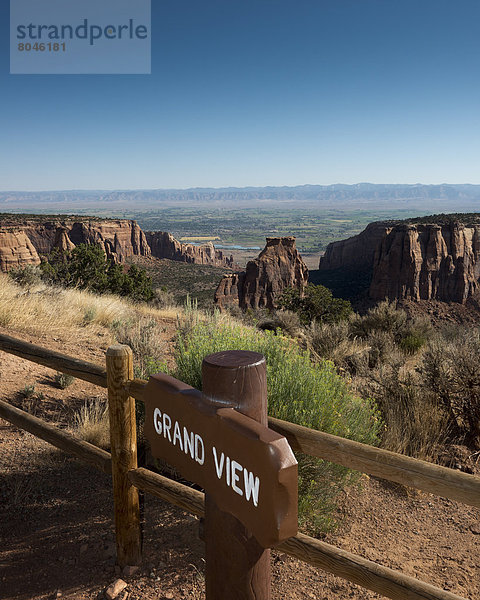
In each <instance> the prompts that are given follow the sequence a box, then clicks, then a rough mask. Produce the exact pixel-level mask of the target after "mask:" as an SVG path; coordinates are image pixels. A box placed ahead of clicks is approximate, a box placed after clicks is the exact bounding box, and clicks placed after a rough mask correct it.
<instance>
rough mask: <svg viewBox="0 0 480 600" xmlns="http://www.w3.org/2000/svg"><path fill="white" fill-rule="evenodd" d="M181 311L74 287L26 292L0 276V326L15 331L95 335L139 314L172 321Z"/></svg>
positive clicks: (36, 287)
mask: <svg viewBox="0 0 480 600" xmlns="http://www.w3.org/2000/svg"><path fill="white" fill-rule="evenodd" d="M181 312H182V310H181V309H180V308H178V307H169V308H168V309H166V310H161V309H155V308H153V307H149V306H147V305H145V306H143V305H136V304H134V303H133V302H130V301H128V300H125V299H124V298H120V297H118V296H114V295H107V294H105V295H101V296H99V295H96V294H94V293H91V292H89V291H87V290H77V289H74V288H69V289H62V288H57V287H52V286H48V285H45V284H39V285H36V286H34V287H31V288H29V289H25V288H23V287H21V286H19V285H17V284H15V283H14V282H13V281H12V280H11V279H10V278H9V277H8V276H7V275H4V274H0V327H6V328H8V329H13V330H16V331H22V332H27V333H33V334H46V333H48V334H51V335H57V336H59V337H62V336H64V335H66V334H71V333H72V332H73V331H75V330H77V331H78V330H83V331H84V332H89V333H93V334H95V333H97V332H99V331H103V330H105V329H109V328H111V326H112V324H113V323H114V322H115V321H123V320H128V319H129V318H132V317H133V316H135V315H136V314H139V313H140V314H145V315H149V316H151V317H153V318H162V319H167V320H168V319H172V320H174V319H176V318H177V315H178V314H179V313H181Z"/></svg>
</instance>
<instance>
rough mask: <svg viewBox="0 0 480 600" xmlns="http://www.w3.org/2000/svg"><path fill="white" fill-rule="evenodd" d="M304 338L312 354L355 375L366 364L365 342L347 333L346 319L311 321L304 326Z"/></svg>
mask: <svg viewBox="0 0 480 600" xmlns="http://www.w3.org/2000/svg"><path fill="white" fill-rule="evenodd" d="M306 339H307V344H308V347H309V348H311V350H312V354H313V355H314V356H317V357H319V358H321V359H328V360H331V361H333V362H334V363H335V365H336V366H337V367H339V368H340V369H344V370H346V371H348V372H349V373H350V374H351V375H355V374H356V373H357V371H358V370H359V369H363V368H364V365H365V364H368V346H367V344H366V343H365V342H364V341H362V340H359V339H357V338H355V337H352V336H351V335H350V334H349V327H348V323H347V322H346V321H341V322H339V323H318V322H315V321H314V322H313V323H311V324H310V325H309V326H308V327H307V328H306Z"/></svg>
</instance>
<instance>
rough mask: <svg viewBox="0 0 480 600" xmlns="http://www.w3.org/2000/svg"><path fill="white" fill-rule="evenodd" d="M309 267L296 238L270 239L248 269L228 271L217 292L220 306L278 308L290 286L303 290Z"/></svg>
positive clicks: (217, 301)
mask: <svg viewBox="0 0 480 600" xmlns="http://www.w3.org/2000/svg"><path fill="white" fill-rule="evenodd" d="M307 282H308V269H307V267H306V265H305V263H304V262H303V259H302V257H301V256H300V254H299V252H298V250H297V248H296V244H295V238H294V237H283V238H267V245H266V246H265V248H264V249H263V250H262V252H261V253H260V254H259V256H258V258H256V259H255V260H251V261H249V262H248V263H247V266H246V269H245V271H242V272H241V273H233V274H227V275H225V276H224V277H223V279H222V281H221V282H220V284H219V286H218V288H217V290H216V292H215V298H214V301H215V304H216V305H217V306H218V307H219V308H225V307H227V306H239V307H240V308H242V309H247V308H262V307H263V308H270V309H271V308H275V307H276V302H277V300H278V297H279V296H280V294H281V293H282V292H283V290H284V289H285V288H287V287H295V288H297V289H299V290H303V288H304V287H305V286H306V285H307Z"/></svg>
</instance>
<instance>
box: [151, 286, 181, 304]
mask: <svg viewBox="0 0 480 600" xmlns="http://www.w3.org/2000/svg"><path fill="white" fill-rule="evenodd" d="M153 304H154V306H155V307H156V308H170V307H172V306H175V304H176V303H175V294H174V293H173V292H171V291H170V290H168V289H167V288H166V287H165V286H162V287H159V288H156V289H155V291H154V298H153Z"/></svg>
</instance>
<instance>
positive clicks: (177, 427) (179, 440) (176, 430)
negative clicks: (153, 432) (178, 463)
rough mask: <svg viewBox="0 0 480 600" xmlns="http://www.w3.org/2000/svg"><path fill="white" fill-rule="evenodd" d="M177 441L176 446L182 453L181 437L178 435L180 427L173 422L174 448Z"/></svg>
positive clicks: (176, 422)
mask: <svg viewBox="0 0 480 600" xmlns="http://www.w3.org/2000/svg"><path fill="white" fill-rule="evenodd" d="M177 440H178V445H179V446H180V450H181V451H182V452H183V443H182V436H181V434H180V425H179V424H178V421H175V427H174V428H173V445H174V446H175V444H176V441H177Z"/></svg>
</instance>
